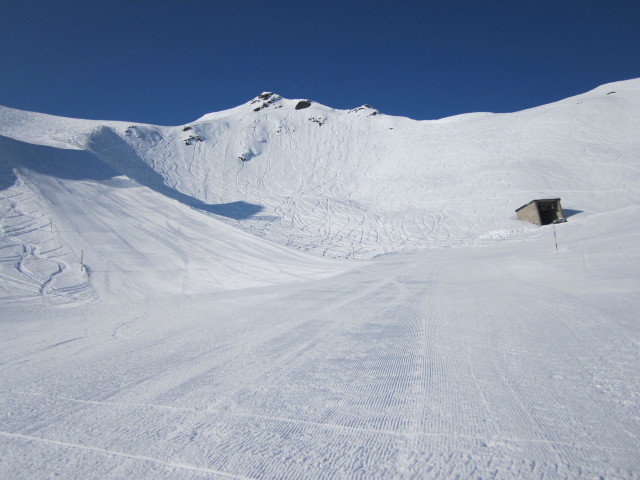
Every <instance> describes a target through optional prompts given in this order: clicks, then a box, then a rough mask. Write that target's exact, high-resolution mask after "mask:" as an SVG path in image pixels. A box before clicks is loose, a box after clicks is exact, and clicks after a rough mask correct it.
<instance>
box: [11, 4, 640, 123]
mask: <svg viewBox="0 0 640 480" xmlns="http://www.w3.org/2000/svg"><path fill="white" fill-rule="evenodd" d="M636 77H640V0H601V1H594V0H554V1H547V0H528V1H524V0H523V1H519V0H500V1H497V0H496V1H493V0H468V1H456V0H448V1H447V0H442V1H428V0H423V1H390V0H389V1H376V0H369V1H349V0H342V1H323V0H315V1H307V0H297V1H277V0H265V1H253V0H227V1H215V0H211V1H198V0H193V1H188V2H187V1H177V0H176V1H163V0H155V1H137V0H128V1H121V0H105V1H99V0H75V1H71V0H55V1H54V0H42V1H37V0H12V1H8V0H0V104H2V105H7V106H10V107H14V108H20V109H23V110H32V111H39V112H45V113H51V114H55V115H63V116H69V117H76V118H93V119H104V120H125V121H132V122H146V123H155V124H160V125H178V124H183V123H187V122H189V121H191V120H194V119H195V118H197V117H199V116H201V115H203V114H205V113H209V112H213V111H218V110H222V109H225V108H230V107H233V106H236V105H239V104H241V103H244V102H246V101H248V100H249V99H251V98H252V97H254V96H256V95H257V94H259V93H261V92H262V91H264V90H269V91H274V92H276V93H279V94H280V95H282V96H284V97H287V98H310V99H313V100H316V101H318V102H320V103H323V104H325V105H328V106H331V107H335V108H352V107H356V106H359V105H361V104H363V103H370V104H372V105H373V106H375V107H376V108H378V109H379V110H381V111H382V112H383V113H388V114H392V115H403V116H408V117H411V118H415V119H433V118H441V117H445V116H448V115H454V114H458V113H468V112H475V111H492V112H510V111H516V110H520V109H523V108H528V107H533V106H537V105H541V104H544V103H549V102H552V101H555V100H559V99H561V98H564V97H567V96H571V95H574V94H578V93H582V92H584V91H587V90H590V89H592V88H594V87H596V86H598V85H600V84H602V83H607V82H611V81H617V80H625V79H629V78H636Z"/></svg>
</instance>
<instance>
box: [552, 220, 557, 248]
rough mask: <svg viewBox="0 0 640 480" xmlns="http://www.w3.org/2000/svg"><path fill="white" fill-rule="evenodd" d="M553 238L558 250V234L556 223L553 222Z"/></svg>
mask: <svg viewBox="0 0 640 480" xmlns="http://www.w3.org/2000/svg"><path fill="white" fill-rule="evenodd" d="M553 239H554V240H555V241H556V250H558V236H557V235H556V224H555V223H554V224H553Z"/></svg>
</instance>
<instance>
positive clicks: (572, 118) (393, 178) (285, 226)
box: [89, 80, 640, 258]
mask: <svg viewBox="0 0 640 480" xmlns="http://www.w3.org/2000/svg"><path fill="white" fill-rule="evenodd" d="M301 104H303V105H304V108H299V106H300V105H301ZM639 107H640V81H638V80H633V81H627V82H620V83H616V84H610V85H605V86H603V87H599V88H597V89H595V90H593V91H591V92H589V93H586V94H584V95H579V96H577V97H573V98H570V99H567V100H564V101H561V102H557V103H555V104H551V105H546V106H543V107H539V108H534V109H531V110H526V111H522V112H517V113H513V114H499V115H494V114H471V115H466V116H465V115H462V116H456V117H452V118H446V119H442V120H437V121H424V122H416V121H412V120H409V119H406V118H397V117H390V116H386V115H382V114H378V112H377V110H375V109H373V108H372V107H370V106H368V105H365V106H363V107H359V108H356V109H353V110H351V111H341V110H334V109H331V108H328V107H325V106H323V105H320V104H317V103H315V102H311V101H305V100H288V99H283V98H281V97H280V96H278V95H275V94H272V93H269V92H265V93H263V94H261V95H260V96H258V97H256V98H255V99H253V100H251V101H250V102H248V103H247V104H245V105H241V106H240V107H237V108H234V109H231V110H227V111H225V112H219V113H214V114H210V115H205V116H204V117H202V118H201V119H199V120H198V121H196V122H193V123H192V124H189V125H186V126H183V127H173V128H170V127H154V126H144V125H141V126H136V127H134V128H131V129H128V130H122V129H119V128H117V127H109V132H105V131H104V130H103V131H102V132H98V133H97V134H95V135H93V136H92V137H91V142H90V146H89V148H90V149H91V150H92V151H94V152H95V153H96V155H98V156H100V157H101V158H102V159H103V160H105V161H106V162H107V163H110V164H112V165H115V166H116V167H118V168H121V167H122V162H123V161H124V162H127V164H131V163H138V164H141V165H142V164H144V165H145V168H146V167H150V168H151V170H152V172H151V171H150V172H149V173H150V174H151V176H152V177H156V178H155V179H152V178H149V176H146V175H144V173H143V172H140V177H139V178H138V179H137V180H138V181H140V183H142V184H147V183H149V182H151V183H157V182H162V183H163V184H164V185H165V186H167V187H169V188H171V189H174V190H176V191H177V192H180V193H182V194H185V195H188V196H190V197H192V198H194V199H197V201H199V202H202V203H203V204H205V205H209V206H210V209H212V210H215V213H218V214H220V215H223V214H224V215H225V218H226V221H229V222H232V223H233V224H234V225H236V226H239V227H241V228H243V229H245V230H247V231H251V232H253V233H255V234H257V235H260V236H262V237H264V238H267V239H269V240H272V241H274V242H276V243H281V244H286V245H291V246H295V247H297V248H300V249H302V250H306V251H311V252H313V253H316V254H320V255H325V256H335V257H345V256H353V255H355V256H357V257H359V258H368V257H371V256H374V255H376V254H380V253H386V252H392V251H411V250H419V249H427V248H438V247H453V246H467V245H473V244H477V243H478V242H482V241H483V239H486V238H487V235H490V236H492V237H495V236H496V235H499V234H498V233H497V232H509V233H508V234H509V235H511V234H513V233H517V232H519V231H524V230H527V229H528V228H529V227H528V226H527V225H524V224H522V223H521V222H517V221H515V220H514V210H515V209H516V208H517V207H519V206H520V205H522V204H524V203H526V202H527V201H529V200H531V199H532V198H538V197H561V198H562V199H563V205H564V206H565V208H567V209H568V210H569V211H582V212H584V215H583V216H588V215H591V214H597V213H602V212H605V211H607V210H610V209H614V208H620V207H624V206H626V205H630V204H634V203H635V202H636V201H637V198H638V191H637V161H636V159H637V152H638V150H639V149H640V139H639V138H638V136H637V135H634V134H633V132H635V131H638V129H639V127H640V113H639V112H640V108H639ZM114 133H115V134H116V135H114ZM105 136H108V137H109V138H105ZM121 139H122V140H121ZM122 141H124V145H123V144H122ZM115 144H118V145H117V147H116V146H115ZM125 149H126V150H129V151H128V153H127V154H126V155H125V154H123V151H124V150H125ZM114 151H117V155H112V154H111V153H112V152H114ZM125 159H126V160H125ZM129 173H132V172H127V174H129ZM132 174H133V175H135V174H134V173H132ZM235 202H243V205H245V204H250V205H252V206H253V209H249V210H247V211H244V210H243V209H233V208H227V209H225V208H222V207H220V208H218V207H217V206H219V205H225V204H228V205H233V204H235ZM258 210H259V212H258ZM248 213H251V214H250V215H249V214H248Z"/></svg>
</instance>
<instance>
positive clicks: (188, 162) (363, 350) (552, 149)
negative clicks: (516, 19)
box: [0, 80, 640, 480]
mask: <svg viewBox="0 0 640 480" xmlns="http://www.w3.org/2000/svg"><path fill="white" fill-rule="evenodd" d="M254 100H255V101H251V102H249V103H247V104H246V105H241V106H239V107H237V108H234V109H231V110H228V111H225V112H218V113H214V114H210V115H206V116H204V117H202V118H201V119H199V120H197V121H195V122H193V123H191V124H189V125H185V126H179V127H159V126H152V125H131V124H128V123H123V122H98V121H85V120H73V119H61V118H56V117H51V116H48V115H42V114H34V113H28V112H20V111H17V110H12V109H7V108H0V339H1V340H0V412H1V413H0V452H1V453H2V454H0V478H24V479H41V478H53V477H59V478H68V479H82V480H87V479H100V480H104V479H122V478H136V479H154V480H156V479H171V480H175V479H185V480H195V479H223V478H234V479H299V478H318V479H334V478H365V479H369V478H394V479H415V478H427V479H441V478H487V479H495V478H531V479H540V480H542V479H549V478H554V479H556V478H558V479H582V478H622V479H636V478H638V477H639V475H640V458H639V457H638V454H637V452H638V450H639V449H640V442H639V439H640V348H639V347H640V323H639V322H638V319H637V317H638V315H637V312H638V311H639V310H640V275H639V272H640V270H639V268H640V228H639V225H640V176H639V173H640V162H639V161H638V158H640V143H639V142H640V140H639V139H638V135H637V132H638V131H640V128H639V127H640V125H639V115H640V108H639V107H640V81H639V80H632V81H628V82H619V83H616V84H610V85H605V86H603V87H599V88H597V89H595V90H593V91H592V92H588V93H585V94H583V95H578V96H577V97H573V98H570V99H567V100H563V101H561V102H557V103H554V104H551V105H546V106H542V107H539V108H534V109H531V110H526V111H523V112H517V113H512V114H501V115H494V114H489V113H479V114H470V115H463V116H458V117H453V118H448V119H442V120H437V121H428V122H416V121H413V120H410V119H406V118H394V117H388V116H385V115H383V114H380V113H376V114H375V115H374V113H375V110H374V109H372V108H371V107H364V108H360V109H355V110H354V111H339V110H333V109H330V108H328V107H324V106H322V105H318V104H315V103H313V102H303V103H300V102H301V101H299V100H286V99H281V98H279V97H277V96H274V95H271V94H264V95H262V96H259V97H257V98H256V99H254ZM296 107H299V108H297V109H296ZM301 107H305V108H301ZM556 196H559V197H561V198H562V200H563V205H564V207H565V209H566V210H565V211H566V213H567V215H568V222H567V223H563V224H559V225H557V226H555V227H554V226H552V225H548V226H544V227H538V226H534V225H531V224H527V223H524V222H519V221H516V220H515V219H514V209H515V208H517V207H518V206H520V205H522V204H524V203H526V202H527V201H529V200H530V199H532V198H535V197H556ZM292 247H293V248H292ZM453 247H456V248H453ZM380 253H386V255H380V256H377V257H376V258H371V257H374V256H376V255H377V254H380ZM331 257H338V258H331ZM340 257H347V258H340ZM348 257H356V258H357V260H356V261H353V260H351V259H350V258H348ZM365 258H366V259H367V260H363V259H365ZM70 307H74V308H70Z"/></svg>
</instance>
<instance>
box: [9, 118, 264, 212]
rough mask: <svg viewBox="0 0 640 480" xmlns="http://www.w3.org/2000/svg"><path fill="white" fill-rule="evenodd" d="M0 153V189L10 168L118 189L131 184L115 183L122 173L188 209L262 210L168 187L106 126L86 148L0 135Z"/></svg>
mask: <svg viewBox="0 0 640 480" xmlns="http://www.w3.org/2000/svg"><path fill="white" fill-rule="evenodd" d="M0 152H2V155H0V190H5V189H7V188H9V187H11V186H12V185H13V184H14V183H15V181H16V176H15V174H14V172H13V169H14V168H25V169H28V170H31V171H33V172H37V173H41V174H44V175H49V176H53V177H58V178H63V179H67V180H93V181H98V182H110V183H111V185H112V186H117V187H120V188H125V187H127V186H131V183H130V182H117V181H115V179H114V177H117V176H119V175H126V176H127V177H129V178H130V179H131V180H134V181H136V182H137V183H138V184H140V185H143V186H145V187H148V188H151V189H152V190H154V191H156V192H158V193H161V194H162V195H165V196H167V197H169V198H172V199H174V200H177V201H179V202H181V203H183V204H185V205H188V206H190V207H192V208H196V209H198V210H203V211H205V212H209V213H213V214H216V215H224V216H225V217H228V218H233V219H236V220H243V219H246V218H250V217H252V216H253V215H255V214H257V213H259V212H260V211H262V209H263V207H262V206H260V205H255V204H252V203H248V202H244V201H237V202H230V203H222V204H208V203H204V202H203V201H201V200H199V199H197V198H194V197H191V196H189V195H186V194H184V193H182V192H179V191H178V190H175V189H173V188H171V187H168V186H167V185H165V183H164V179H163V178H162V176H161V175H160V174H159V173H158V172H156V171H155V170H153V169H152V168H151V167H150V166H149V165H147V164H146V163H145V162H144V161H143V160H142V158H140V156H139V155H138V153H137V152H136V151H135V150H134V149H133V148H132V147H131V146H129V145H128V144H127V143H126V142H125V141H124V140H123V139H122V138H121V137H120V136H118V135H117V134H116V133H115V132H114V131H113V130H111V129H110V128H107V127H102V128H100V129H99V130H97V131H96V132H95V133H94V134H93V135H92V136H91V138H90V141H89V151H85V150H71V149H63V148H55V147H51V146H43V145H34V144H30V143H25V142H21V141H19V140H14V139H11V138H7V137H3V136H0Z"/></svg>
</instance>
